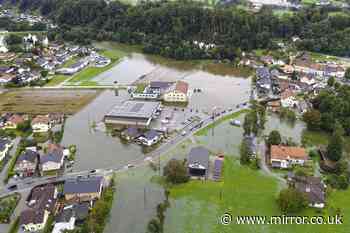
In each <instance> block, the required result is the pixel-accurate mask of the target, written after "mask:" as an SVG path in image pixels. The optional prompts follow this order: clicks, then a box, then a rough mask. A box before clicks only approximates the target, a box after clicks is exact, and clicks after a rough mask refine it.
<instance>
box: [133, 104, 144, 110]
mask: <svg viewBox="0 0 350 233" xmlns="http://www.w3.org/2000/svg"><path fill="white" fill-rule="evenodd" d="M143 105H144V104H143V103H137V104H135V105H134V106H133V107H132V108H131V109H130V112H138V111H140V109H141V108H142V107H143Z"/></svg>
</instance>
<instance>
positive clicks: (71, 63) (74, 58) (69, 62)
mask: <svg viewBox="0 0 350 233" xmlns="http://www.w3.org/2000/svg"><path fill="white" fill-rule="evenodd" d="M78 60H79V58H78V57H72V58H71V59H69V60H68V61H66V62H65V63H64V64H63V66H62V68H68V67H70V66H72V65H73V64H75V63H77V62H78Z"/></svg>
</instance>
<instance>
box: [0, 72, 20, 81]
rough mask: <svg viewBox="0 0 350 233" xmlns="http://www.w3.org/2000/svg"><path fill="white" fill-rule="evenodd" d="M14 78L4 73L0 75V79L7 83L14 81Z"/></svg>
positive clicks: (12, 75)
mask: <svg viewBox="0 0 350 233" xmlns="http://www.w3.org/2000/svg"><path fill="white" fill-rule="evenodd" d="M15 77H16V75H15V74H6V73H1V74H0V78H1V79H4V80H7V81H11V80H12V79H14V78H15Z"/></svg>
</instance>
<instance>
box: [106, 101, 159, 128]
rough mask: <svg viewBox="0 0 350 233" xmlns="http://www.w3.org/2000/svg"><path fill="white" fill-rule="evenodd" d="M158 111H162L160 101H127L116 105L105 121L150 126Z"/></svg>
mask: <svg viewBox="0 0 350 233" xmlns="http://www.w3.org/2000/svg"><path fill="white" fill-rule="evenodd" d="M157 111H160V102H155V101H154V102H153V101H152V102H151V101H125V102H123V103H121V104H119V105H116V106H114V107H113V109H112V110H111V111H110V112H109V113H107V114H106V115H105V117H104V122H105V123H107V124H115V125H122V126H135V127H137V128H143V127H148V126H149V125H150V124H151V121H152V119H153V117H154V116H155V114H156V112H157Z"/></svg>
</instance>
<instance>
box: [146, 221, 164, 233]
mask: <svg viewBox="0 0 350 233" xmlns="http://www.w3.org/2000/svg"><path fill="white" fill-rule="evenodd" d="M147 233H161V226H160V222H159V220H158V219H156V218H153V219H152V220H151V221H150V222H149V223H148V225H147Z"/></svg>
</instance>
